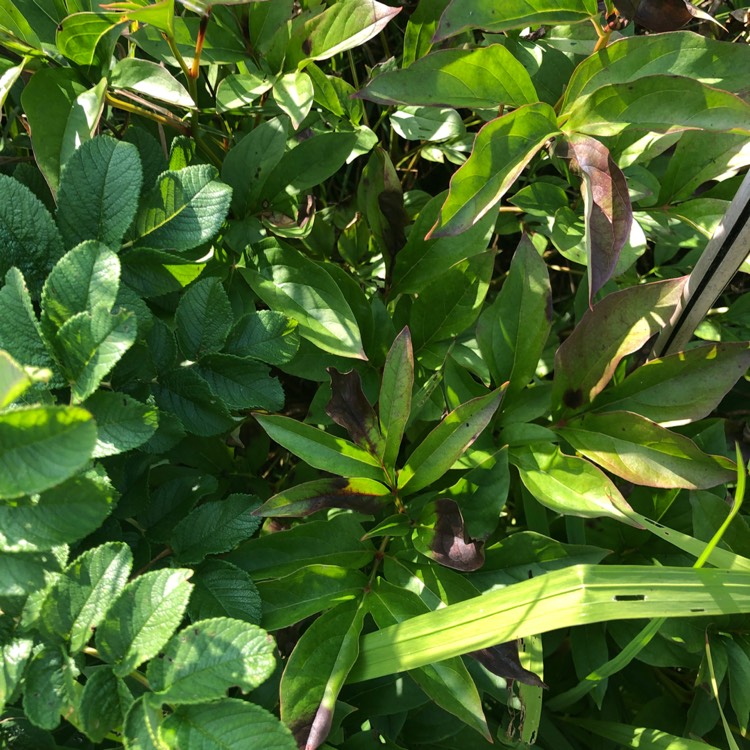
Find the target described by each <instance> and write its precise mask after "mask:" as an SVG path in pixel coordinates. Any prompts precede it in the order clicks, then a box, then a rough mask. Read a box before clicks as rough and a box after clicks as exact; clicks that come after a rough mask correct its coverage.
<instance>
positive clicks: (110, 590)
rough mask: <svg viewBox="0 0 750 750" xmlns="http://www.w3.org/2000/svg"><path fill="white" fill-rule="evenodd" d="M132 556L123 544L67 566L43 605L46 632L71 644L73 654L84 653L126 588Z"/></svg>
mask: <svg viewBox="0 0 750 750" xmlns="http://www.w3.org/2000/svg"><path fill="white" fill-rule="evenodd" d="M132 564H133V556H132V554H131V552H130V548H129V547H128V546H127V545H125V544H123V543H121V542H107V543H106V544H102V545H100V546H99V547H95V548H94V549H90V550H87V551H86V552H84V553H83V554H82V555H79V557H77V558H76V559H75V560H74V561H73V562H72V563H70V565H68V566H67V567H66V568H65V570H64V571H63V573H62V575H60V576H59V577H58V578H57V579H56V580H55V582H54V584H53V585H52V588H51V589H50V592H49V594H48V595H47V597H46V598H45V601H44V604H43V605H42V609H41V613H40V618H41V622H42V627H43V631H44V632H45V633H47V634H48V635H54V636H57V637H59V638H62V639H63V640H65V641H68V647H69V649H70V653H73V654H75V653H77V652H79V651H81V650H82V649H83V648H84V646H85V645H86V644H87V643H88V642H89V640H90V639H91V637H92V635H93V633H94V629H95V628H96V627H97V626H98V625H99V623H101V622H102V620H103V619H104V617H105V615H106V613H107V610H108V609H109V608H110V606H111V605H112V604H113V602H114V601H115V600H116V599H117V597H118V596H119V595H120V593H121V592H122V590H123V589H124V588H125V584H126V583H127V580H128V576H129V575H130V570H131V567H132Z"/></svg>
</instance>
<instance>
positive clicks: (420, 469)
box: [398, 388, 504, 495]
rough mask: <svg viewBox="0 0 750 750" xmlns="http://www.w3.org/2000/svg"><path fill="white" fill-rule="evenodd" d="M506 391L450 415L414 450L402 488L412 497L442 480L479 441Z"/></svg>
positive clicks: (401, 476) (402, 475)
mask: <svg viewBox="0 0 750 750" xmlns="http://www.w3.org/2000/svg"><path fill="white" fill-rule="evenodd" d="M503 393H504V390H503V389H502V388H498V389H496V390H494V391H492V392H491V393H488V394H487V395H486V396H480V397H479V398H475V399H472V400H471V401H467V402H466V403H465V404H461V406H459V407H458V408H457V409H454V410H453V411H452V412H451V413H450V414H448V415H447V416H446V417H445V418H444V419H443V420H442V421H441V422H440V424H439V425H438V426H437V427H435V428H434V429H433V430H432V432H430V434H429V435H427V437H426V438H425V439H424V440H423V441H422V442H421V443H420V444H419V445H418V446H417V447H416V448H415V449H414V451H413V452H412V454H411V455H410V456H409V459H408V460H407V462H406V465H405V466H404V468H403V469H402V470H401V471H400V472H399V475H398V486H399V489H401V490H402V491H403V494H404V495H411V494H413V493H414V492H418V491H419V490H421V489H424V488H425V487H427V486H428V485H430V484H432V483H433V482H435V481H437V480H438V479H440V477H442V476H443V474H445V472H446V471H448V469H450V468H451V466H453V464H454V463H455V462H456V460H457V459H458V458H459V457H460V456H461V455H462V454H463V453H464V451H465V450H466V449H467V448H468V447H469V446H470V445H471V444H472V443H473V442H474V441H475V440H476V439H477V437H479V435H480V434H481V432H482V431H483V430H484V428H485V427H486V426H487V425H488V424H489V422H490V419H492V415H493V414H494V413H495V412H496V411H497V408H498V407H499V406H500V402H501V401H502V398H503Z"/></svg>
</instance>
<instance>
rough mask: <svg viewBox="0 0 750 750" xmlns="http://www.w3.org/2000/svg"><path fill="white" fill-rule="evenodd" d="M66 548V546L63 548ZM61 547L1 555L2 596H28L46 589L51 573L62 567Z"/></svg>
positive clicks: (0, 593) (0, 581) (0, 587)
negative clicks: (47, 550) (46, 550)
mask: <svg viewBox="0 0 750 750" xmlns="http://www.w3.org/2000/svg"><path fill="white" fill-rule="evenodd" d="M63 549H64V548H63ZM60 553H61V549H60V548H59V547H58V548H56V549H54V550H51V551H49V552H18V553H4V554H2V555H0V596H7V597H26V596H28V595H29V594H32V593H34V592H38V591H40V590H42V591H43V590H44V587H45V586H46V584H47V581H48V575H49V574H50V573H56V572H58V571H59V570H60V569H61V567H62V566H61V564H60V559H59V558H61V557H62V555H61V554H60Z"/></svg>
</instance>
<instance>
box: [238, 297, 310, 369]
mask: <svg viewBox="0 0 750 750" xmlns="http://www.w3.org/2000/svg"><path fill="white" fill-rule="evenodd" d="M298 349H299V335H298V333H297V322H296V321H295V320H291V319H290V318H287V317H286V315H282V314H281V313H279V312H275V311H273V310H259V311H258V312H254V313H248V314H247V315H243V316H242V317H241V318H240V319H239V320H238V321H237V323H235V325H234V328H232V330H231V331H230V332H229V337H228V338H227V341H226V343H225V345H224V351H226V352H227V353H228V354H234V355H236V356H238V357H251V358H252V359H259V360H260V361H261V362H267V363H268V364H269V365H283V364H285V363H286V362H289V360H290V359H292V358H293V357H294V355H295V354H296V353H297V350H298Z"/></svg>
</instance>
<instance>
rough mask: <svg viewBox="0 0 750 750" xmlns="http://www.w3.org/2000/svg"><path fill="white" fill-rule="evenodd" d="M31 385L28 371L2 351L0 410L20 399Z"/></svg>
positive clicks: (0, 362) (0, 356) (0, 360)
mask: <svg viewBox="0 0 750 750" xmlns="http://www.w3.org/2000/svg"><path fill="white" fill-rule="evenodd" d="M31 385H32V380H31V378H30V377H29V375H28V374H27V372H26V370H24V369H23V367H21V365H19V364H18V362H16V360H15V359H13V357H11V356H10V354H8V352H6V351H2V350H0V409H3V408H5V407H6V406H8V404H12V403H13V402H14V401H15V400H16V399H17V398H20V397H21V396H22V395H23V394H24V393H26V391H27V390H28V389H29V388H30V387H31Z"/></svg>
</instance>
